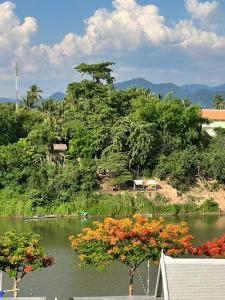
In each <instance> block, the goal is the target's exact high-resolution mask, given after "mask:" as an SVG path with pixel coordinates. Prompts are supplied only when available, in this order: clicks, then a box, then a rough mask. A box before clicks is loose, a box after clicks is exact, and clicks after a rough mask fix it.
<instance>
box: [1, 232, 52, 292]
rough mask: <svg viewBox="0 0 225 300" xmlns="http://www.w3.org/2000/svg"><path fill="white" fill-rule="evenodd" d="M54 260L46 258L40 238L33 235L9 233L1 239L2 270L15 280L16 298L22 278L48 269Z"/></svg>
mask: <svg viewBox="0 0 225 300" xmlns="http://www.w3.org/2000/svg"><path fill="white" fill-rule="evenodd" d="M52 264H53V258H52V257H49V256H45V255H44V252H43V250H42V248H41V247H40V236H39V235H37V234H33V233H20V234H18V233H15V232H7V233H5V234H3V235H1V237H0V270H1V271H3V272H6V273H7V274H8V275H9V277H10V278H12V279H13V290H14V298H16V297H17V293H18V292H17V289H18V284H19V282H20V281H21V280H22V278H23V277H24V276H25V275H26V274H28V273H30V272H32V271H35V270H39V269H41V268H47V267H49V266H51V265H52Z"/></svg>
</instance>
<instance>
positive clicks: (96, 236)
mask: <svg viewBox="0 0 225 300" xmlns="http://www.w3.org/2000/svg"><path fill="white" fill-rule="evenodd" d="M93 225H94V228H93V229H91V228H85V229H83V232H82V233H81V234H78V235H77V236H71V237H70V238H69V239H70V241H71V246H72V248H73V250H74V251H75V252H76V253H77V254H78V255H79V258H80V267H81V268H86V267H89V266H92V267H96V268H99V269H102V268H103V269H104V267H106V266H107V265H108V264H109V263H110V262H112V261H119V262H121V263H123V264H125V265H126V266H127V267H128V274H129V288H128V292H129V295H133V293H134V288H133V283H134V275H135V271H136V270H137V268H138V267H139V266H140V265H141V264H142V263H143V262H144V261H145V260H147V259H149V260H151V261H152V262H154V263H157V262H159V259H160V253H161V250H162V249H163V250H164V252H165V254H166V255H169V256H172V257H175V256H178V255H182V254H185V253H188V252H189V251H190V250H191V249H192V247H191V242H192V239H193V237H192V236H190V235H188V227H187V226H186V224H185V223H180V224H179V225H171V224H165V222H164V220H163V219H162V218H161V219H159V220H152V221H148V220H147V219H146V218H143V217H142V216H140V215H134V217H133V219H128V218H126V219H121V220H116V219H113V218H106V219H105V220H104V221H103V223H100V222H94V224H93Z"/></svg>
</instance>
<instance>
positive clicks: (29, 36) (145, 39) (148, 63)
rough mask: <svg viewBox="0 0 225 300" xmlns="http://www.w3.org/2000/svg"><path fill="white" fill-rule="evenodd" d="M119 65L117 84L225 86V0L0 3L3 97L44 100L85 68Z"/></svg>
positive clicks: (0, 90)
mask: <svg viewBox="0 0 225 300" xmlns="http://www.w3.org/2000/svg"><path fill="white" fill-rule="evenodd" d="M105 60H109V61H114V62H115V63H116V65H115V66H114V77H116V80H117V81H118V82H119V81H123V80H129V79H131V78H137V77H144V78H145V79H147V80H149V81H151V82H154V83H162V82H173V83H175V84H178V85H183V84H191V83H201V84H207V85H210V86H216V85H220V84H223V83H225V0H208V1H203V0H201V1H200V0H172V1H168V0H54V1H53V0H12V1H1V0H0V97H14V95H15V75H14V64H15V61H17V62H18V63H19V65H20V95H21V96H23V95H25V92H26V90H27V89H28V88H29V86H30V85H31V84H33V83H36V84H38V85H39V86H40V87H41V88H42V90H43V91H44V96H48V95H51V94H52V93H54V92H57V91H61V92H64V91H65V89H66V85H67V84H68V83H69V82H73V81H78V80H80V78H79V74H77V73H76V72H75V71H74V67H75V66H76V65H78V64H80V63H82V62H85V63H98V62H101V61H105Z"/></svg>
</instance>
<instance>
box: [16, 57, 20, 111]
mask: <svg viewBox="0 0 225 300" xmlns="http://www.w3.org/2000/svg"><path fill="white" fill-rule="evenodd" d="M19 70H20V68H19V64H18V62H17V61H16V64H15V72H16V110H17V109H18V105H19Z"/></svg>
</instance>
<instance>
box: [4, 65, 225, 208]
mask: <svg viewBox="0 0 225 300" xmlns="http://www.w3.org/2000/svg"><path fill="white" fill-rule="evenodd" d="M111 65H112V63H111V62H106V63H102V64H99V65H86V64H81V65H80V66H78V67H76V68H75V69H76V70H78V71H79V72H80V73H81V74H82V75H84V76H85V79H84V80H83V81H81V82H75V83H70V84H69V85H68V87H67V94H66V97H65V99H64V100H63V101H53V100H52V99H49V100H42V101H41V100H40V93H41V90H40V88H39V87H38V86H36V85H33V86H32V87H31V88H30V89H29V90H28V93H27V100H29V101H28V102H27V103H26V102H24V104H25V106H21V107H19V109H18V110H17V111H16V110H15V106H14V105H12V104H1V105H0V126H1V130H0V201H1V199H3V198H4V197H5V196H4V195H6V194H7V193H8V192H7V191H9V190H11V191H13V192H14V193H15V194H17V195H21V199H26V201H27V202H26V203H29V205H28V206H29V207H31V209H33V210H34V211H38V210H40V211H41V209H42V208H44V207H46V206H47V207H49V211H51V208H54V211H55V208H57V207H60V206H65V205H68V206H69V205H70V204H71V203H73V202H74V201H76V199H77V198H79V197H80V196H79V197H78V194H79V195H80V194H82V195H85V197H86V198H87V199H89V198H88V197H89V196H90V194H92V193H93V192H94V191H96V190H98V189H99V188H100V185H101V183H102V178H104V182H107V183H108V185H109V186H111V187H126V186H129V185H130V184H131V182H132V180H133V179H134V178H137V177H140V176H142V175H143V174H144V173H146V172H148V173H149V174H152V175H157V176H159V177H161V178H164V179H168V180H170V182H171V183H172V184H173V185H175V186H176V187H177V188H178V189H179V188H183V185H185V184H190V183H191V182H193V181H195V180H196V176H201V177H204V178H206V179H215V180H217V181H219V182H225V168H224V167H225V165H224V164H225V160H224V157H225V147H224V145H225V133H224V132H223V131H222V130H220V131H219V132H218V135H217V136H216V137H215V138H211V137H209V136H207V134H206V133H205V132H204V131H203V130H202V124H203V123H205V122H206V120H204V119H203V118H202V117H201V113H200V108H199V107H198V106H193V105H191V104H190V103H189V102H188V101H185V100H179V99H177V98H174V97H173V95H171V94H168V95H167V96H166V97H165V98H164V99H162V97H160V96H157V95H154V94H152V93H151V92H150V91H149V90H144V89H136V88H131V89H129V90H126V91H118V90H115V89H114V87H113V81H114V78H113V77H112V76H111ZM89 77H91V79H89ZM40 101H41V102H40ZM54 144H64V145H66V146H67V149H68V150H67V151H65V152H64V151H61V152H60V151H55V150H54ZM2 195H3V196H2ZM4 199H5V198H4ZM7 201H9V202H10V201H11V200H7ZM24 201H25V200H24ZM90 205H91V204H90ZM81 206H82V205H81ZM24 207H25V205H24Z"/></svg>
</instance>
